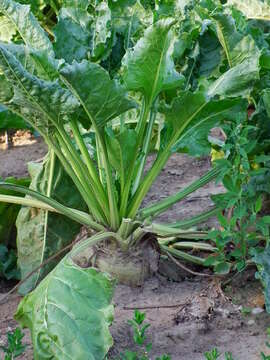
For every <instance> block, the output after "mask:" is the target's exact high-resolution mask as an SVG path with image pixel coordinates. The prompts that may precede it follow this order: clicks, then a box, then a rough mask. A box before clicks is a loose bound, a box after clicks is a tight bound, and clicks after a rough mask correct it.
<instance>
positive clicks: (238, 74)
mask: <svg viewBox="0 0 270 360" xmlns="http://www.w3.org/2000/svg"><path fill="white" fill-rule="evenodd" d="M259 70H260V68H259V54H257V56H254V57H252V58H249V59H247V60H245V61H243V62H242V63H241V64H239V65H236V66H234V67H232V68H231V69H230V70H228V71H226V72H225V73H224V74H223V75H221V76H220V77H219V78H218V79H217V80H216V81H214V82H213V83H212V84H211V85H210V87H209V89H208V95H209V96H210V97H212V96H215V95H220V96H222V97H239V96H240V97H245V96H247V95H249V93H250V92H251V90H252V88H253V86H254V84H255V81H256V80H258V79H259V78H260V77H259Z"/></svg>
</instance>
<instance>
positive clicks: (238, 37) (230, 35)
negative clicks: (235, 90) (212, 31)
mask: <svg viewBox="0 0 270 360" xmlns="http://www.w3.org/2000/svg"><path fill="white" fill-rule="evenodd" d="M213 19H214V20H215V24H216V29H217V35H218V39H219V41H220V43H221V45H222V47H223V49H224V52H225V54H226V58H227V60H228V63H229V67H230V68H232V67H234V66H236V65H238V64H241V63H242V62H243V61H245V60H246V59H252V58H253V57H257V58H258V57H259V56H260V53H259V50H258V48H257V46H256V44H255V41H254V40H253V38H252V37H251V36H250V35H247V36H243V35H242V34H240V33H239V32H238V31H237V29H236V26H235V21H234V19H233V18H232V17H231V16H228V15H225V14H223V13H217V14H215V15H213Z"/></svg>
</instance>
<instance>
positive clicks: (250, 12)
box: [227, 0, 270, 20]
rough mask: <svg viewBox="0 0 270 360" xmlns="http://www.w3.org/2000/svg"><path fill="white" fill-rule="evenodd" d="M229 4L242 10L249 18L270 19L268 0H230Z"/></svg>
mask: <svg viewBox="0 0 270 360" xmlns="http://www.w3.org/2000/svg"><path fill="white" fill-rule="evenodd" d="M227 4H228V5H232V6H234V7H236V8H237V9H238V10H240V11H242V13H243V14H244V15H245V16H246V17H247V18H248V19H257V20H270V5H269V3H267V1H266V0H228V1H227Z"/></svg>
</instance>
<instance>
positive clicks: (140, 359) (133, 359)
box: [120, 310, 171, 360]
mask: <svg viewBox="0 0 270 360" xmlns="http://www.w3.org/2000/svg"><path fill="white" fill-rule="evenodd" d="M144 321H145V313H142V312H140V311H139V310H135V311H134V316H133V319H131V320H128V324H129V325H130V326H131V328H132V330H133V341H134V344H135V345H136V346H137V347H138V350H137V351H136V352H134V351H130V350H127V351H126V352H125V353H124V354H122V355H121V357H120V360H150V357H149V352H150V350H151V349H152V344H151V343H149V342H148V341H147V336H146V330H147V329H148V328H149V327H150V324H147V323H145V322H144ZM156 360H171V357H170V356H169V355H161V357H157V358H156Z"/></svg>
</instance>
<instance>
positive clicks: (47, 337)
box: [15, 256, 113, 360]
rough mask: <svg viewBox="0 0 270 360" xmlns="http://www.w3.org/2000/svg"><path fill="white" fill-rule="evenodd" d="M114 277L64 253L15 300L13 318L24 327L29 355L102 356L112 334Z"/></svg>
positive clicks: (100, 359) (40, 358)
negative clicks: (35, 284)
mask: <svg viewBox="0 0 270 360" xmlns="http://www.w3.org/2000/svg"><path fill="white" fill-rule="evenodd" d="M112 296H113V281H112V280H111V279H110V278H109V277H108V276H107V275H104V274H102V273H100V272H98V271H97V270H95V269H93V268H88V269H82V268H80V267H79V266H77V265H75V264H74V263H73V261H72V260H71V259H70V258H69V257H68V256H67V257H65V258H64V259H63V260H62V261H61V262H60V263H59V264H58V265H57V267H56V268H55V269H54V270H53V271H52V272H51V273H50V274H49V275H48V276H47V277H46V278H45V279H44V280H43V281H42V282H41V283H40V285H39V286H38V287H37V288H36V289H35V290H34V291H33V292H32V293H30V294H29V295H27V296H26V297H25V298H24V299H23V300H22V301H21V303H20V305H19V307H18V310H17V313H16V315H15V318H16V320H17V321H18V322H19V323H20V325H21V326H23V327H26V326H27V327H28V328H29V329H30V331H31V337H32V342H33V347H34V359H38V360H45V359H46V360H47V359H58V360H68V359H72V360H73V359H89V360H103V359H104V357H105V356H106V354H107V352H108V350H109V348H110V347H111V346H112V344H113V339H112V337H111V335H110V332H109V326H110V325H111V322H112V320H113V306H112V305H111V300H112Z"/></svg>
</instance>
